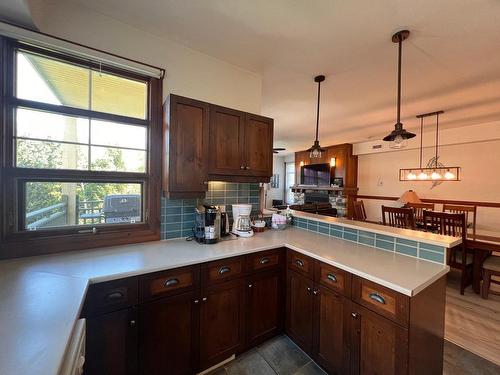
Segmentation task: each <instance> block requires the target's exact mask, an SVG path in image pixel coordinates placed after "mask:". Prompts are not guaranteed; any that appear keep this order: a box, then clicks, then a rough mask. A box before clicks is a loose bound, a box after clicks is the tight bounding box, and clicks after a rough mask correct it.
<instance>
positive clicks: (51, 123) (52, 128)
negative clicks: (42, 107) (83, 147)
mask: <svg viewBox="0 0 500 375" xmlns="http://www.w3.org/2000/svg"><path fill="white" fill-rule="evenodd" d="M16 116H17V117H16V119H17V121H16V132H17V136H18V137H24V138H38V139H47V140H54V141H65V142H77V143H88V141H89V120H88V119H84V118H79V117H71V116H64V115H58V114H55V113H50V112H43V111H35V110H31V109H24V108H17V110H16Z"/></svg>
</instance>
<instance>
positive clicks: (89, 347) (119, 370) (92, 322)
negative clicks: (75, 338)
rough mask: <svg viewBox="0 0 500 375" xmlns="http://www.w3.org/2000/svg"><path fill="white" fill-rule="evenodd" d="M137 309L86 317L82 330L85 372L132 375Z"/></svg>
mask: <svg viewBox="0 0 500 375" xmlns="http://www.w3.org/2000/svg"><path fill="white" fill-rule="evenodd" d="M137 333H138V324H137V308H136V307H130V308H128V309H123V310H118V311H114V312H111V313H107V314H103V315H99V316H94V317H88V318H87V329H86V356H85V357H86V362H85V374H86V375H102V374H103V373H106V375H136V374H137V372H138V355H137V349H138V345H137Z"/></svg>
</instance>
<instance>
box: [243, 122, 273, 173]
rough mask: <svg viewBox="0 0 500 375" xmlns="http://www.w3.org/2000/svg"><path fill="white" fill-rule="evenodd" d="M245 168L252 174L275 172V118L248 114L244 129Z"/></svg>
mask: <svg viewBox="0 0 500 375" xmlns="http://www.w3.org/2000/svg"><path fill="white" fill-rule="evenodd" d="M244 137H245V142H244V152H245V170H247V171H248V174H249V175H252V176H271V175H272V174H273V120H272V119H270V118H267V117H262V116H257V115H252V114H247V115H246V120H245V130H244Z"/></svg>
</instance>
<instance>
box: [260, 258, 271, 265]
mask: <svg viewBox="0 0 500 375" xmlns="http://www.w3.org/2000/svg"><path fill="white" fill-rule="evenodd" d="M269 262H270V260H269V258H268V257H264V258H262V259H261V260H260V264H267V263H269Z"/></svg>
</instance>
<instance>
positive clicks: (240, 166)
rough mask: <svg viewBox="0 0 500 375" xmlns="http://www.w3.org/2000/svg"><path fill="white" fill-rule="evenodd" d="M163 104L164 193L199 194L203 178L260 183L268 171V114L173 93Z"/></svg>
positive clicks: (204, 187) (270, 135) (270, 160)
mask: <svg viewBox="0 0 500 375" xmlns="http://www.w3.org/2000/svg"><path fill="white" fill-rule="evenodd" d="M164 108H165V109H164V113H165V114H164V116H165V119H164V125H163V134H164V142H163V143H164V147H163V190H164V193H165V195H167V196H169V197H172V198H192V197H203V196H204V194H205V191H206V190H207V183H208V181H209V180H217V181H241V182H262V181H267V178H268V177H270V176H271V175H272V163H273V150H272V147H273V120H272V119H270V118H267V117H262V116H258V115H254V114H250V113H245V112H241V111H237V110H234V109H230V108H225V107H220V106H216V105H212V104H209V103H205V102H202V101H199V100H194V99H189V98H185V97H182V96H177V95H170V96H169V98H168V99H167V101H166V102H165V106H164Z"/></svg>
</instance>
